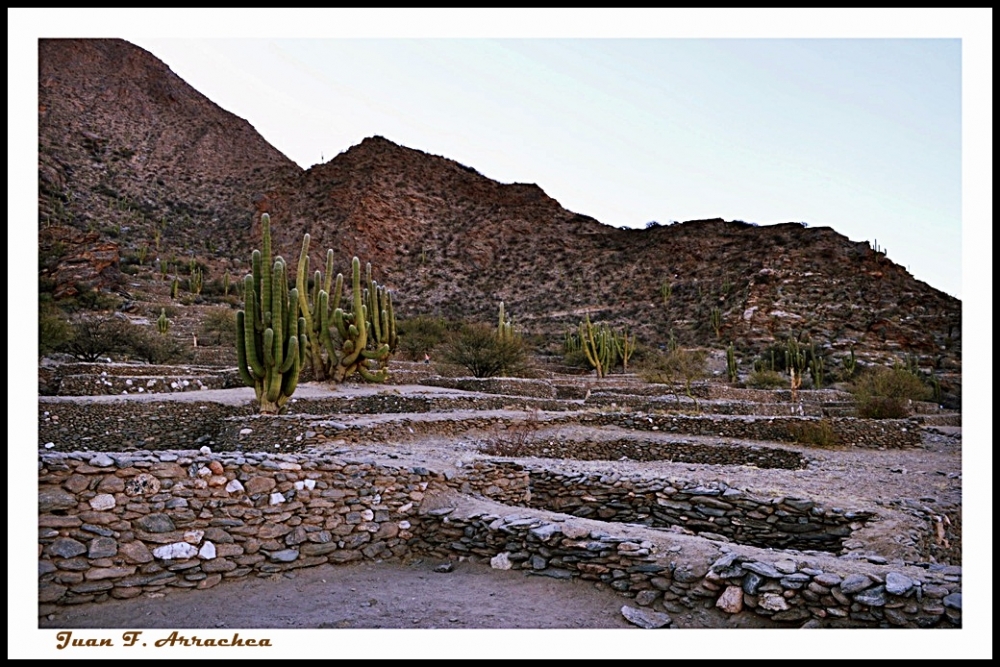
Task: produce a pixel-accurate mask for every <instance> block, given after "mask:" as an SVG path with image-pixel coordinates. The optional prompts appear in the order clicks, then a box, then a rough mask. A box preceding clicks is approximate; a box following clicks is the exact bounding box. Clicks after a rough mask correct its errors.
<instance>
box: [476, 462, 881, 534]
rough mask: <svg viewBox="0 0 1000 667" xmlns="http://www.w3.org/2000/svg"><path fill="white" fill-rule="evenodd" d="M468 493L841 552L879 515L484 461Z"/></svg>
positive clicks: (688, 483)
mask: <svg viewBox="0 0 1000 667" xmlns="http://www.w3.org/2000/svg"><path fill="white" fill-rule="evenodd" d="M464 480H465V481H464V482H463V483H462V485H461V487H460V488H461V490H462V491H463V492H465V493H480V494H482V495H483V496H485V497H487V498H489V499H491V500H494V501H497V502H502V503H505V504H509V505H520V506H522V507H534V508H540V509H545V510H549V511H552V512H559V513H561V514H570V515H573V516H578V517H589V518H593V519H600V520H602V521H610V522H614V523H629V524H639V525H644V526H650V527H656V528H668V529H670V530H672V531H674V532H679V533H685V534H688V535H701V536H707V537H711V538H714V539H719V540H721V541H725V542H734V543H737V544H748V545H753V546H757V547H761V548H772V549H799V550H810V549H811V550H816V551H829V552H838V551H840V550H841V549H842V548H843V542H844V540H845V539H846V538H848V537H849V536H850V535H851V533H852V532H853V531H855V530H859V529H861V528H862V527H864V524H865V523H866V522H867V521H869V520H870V519H871V518H872V517H873V516H874V511H873V510H870V509H869V510H866V509H859V508H842V507H824V506H822V505H821V504H819V503H816V502H814V501H813V500H810V499H808V498H789V497H775V498H761V497H754V496H751V495H749V494H747V493H744V492H742V491H739V490H737V489H732V488H728V487H726V486H725V485H724V484H722V483H719V482H713V483H710V484H702V483H701V482H698V481H692V480H669V481H668V480H660V479H647V478H643V477H640V476H638V475H636V476H632V477H627V476H621V475H618V474H603V473H589V474H588V473H577V472H574V473H564V472H558V471H553V470H549V469H546V468H541V467H535V466H522V465H520V464H517V463H505V462H485V461H481V462H476V463H475V464H474V465H473V470H472V472H470V473H469V474H468V475H466V476H464Z"/></svg>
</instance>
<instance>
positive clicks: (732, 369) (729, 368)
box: [726, 343, 739, 383]
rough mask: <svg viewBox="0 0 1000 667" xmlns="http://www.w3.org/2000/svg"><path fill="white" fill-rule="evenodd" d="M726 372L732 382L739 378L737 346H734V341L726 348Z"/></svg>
mask: <svg viewBox="0 0 1000 667" xmlns="http://www.w3.org/2000/svg"><path fill="white" fill-rule="evenodd" d="M726 374H727V375H728V376H729V381H730V382H733V383H735V382H736V381H737V380H738V379H739V374H738V373H737V366H736V348H734V347H733V344H732V343H729V347H727V348H726Z"/></svg>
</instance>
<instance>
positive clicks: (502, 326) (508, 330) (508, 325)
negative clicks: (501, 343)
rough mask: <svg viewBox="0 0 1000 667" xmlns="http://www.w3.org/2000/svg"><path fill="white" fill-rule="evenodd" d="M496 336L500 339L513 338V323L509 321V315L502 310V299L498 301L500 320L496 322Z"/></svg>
mask: <svg viewBox="0 0 1000 667" xmlns="http://www.w3.org/2000/svg"><path fill="white" fill-rule="evenodd" d="M497 337H498V338H499V339H500V340H513V339H514V323H513V322H511V319H510V317H509V316H506V315H505V313H504V310H503V301H501V302H500V321H499V323H498V324H497Z"/></svg>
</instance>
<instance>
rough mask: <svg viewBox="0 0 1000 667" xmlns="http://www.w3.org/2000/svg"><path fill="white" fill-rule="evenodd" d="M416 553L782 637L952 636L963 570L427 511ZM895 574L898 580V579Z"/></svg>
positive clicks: (958, 615) (520, 516) (511, 517)
mask: <svg viewBox="0 0 1000 667" xmlns="http://www.w3.org/2000/svg"><path fill="white" fill-rule="evenodd" d="M435 511H436V512H437V514H438V516H441V517H442V520H440V521H438V522H425V523H424V524H423V525H422V528H421V531H420V534H419V539H420V541H421V545H420V548H421V549H422V550H426V551H428V552H429V553H431V554H432V555H435V556H438V557H441V558H454V557H457V556H462V555H465V556H468V555H476V556H480V557H488V558H491V559H492V562H493V564H494V566H495V567H504V568H519V569H523V570H527V571H528V572H530V573H532V574H537V575H541V576H549V577H554V578H556V579H572V578H579V579H583V580H590V581H595V582H596V581H600V582H603V583H605V584H606V585H608V586H610V587H611V588H613V589H614V590H616V591H619V592H621V593H623V594H625V595H627V596H629V597H632V598H634V601H635V603H636V604H638V605H639V606H640V607H646V608H649V609H650V610H652V611H656V612H664V611H665V612H670V613H683V612H685V611H686V610H688V609H691V608H694V607H695V606H703V607H706V608H708V607H712V606H715V607H718V608H720V609H722V610H723V611H725V612H727V613H730V614H740V613H753V614H756V615H759V616H763V617H767V618H769V619H770V620H771V621H773V622H774V623H775V625H776V626H779V627H780V626H787V627H920V628H929V627H956V626H960V625H961V618H962V616H961V608H962V594H961V592H960V591H961V589H960V585H959V583H958V582H959V581H960V572H961V568H957V567H949V566H928V567H927V568H912V567H905V568H904V567H900V568H892V567H886V568H884V569H883V572H881V573H878V574H876V573H873V572H872V571H871V569H868V570H866V571H865V572H860V571H858V570H857V569H855V568H854V567H852V566H851V564H850V563H847V562H839V561H837V560H836V559H821V558H813V557H808V556H806V557H803V556H795V557H782V556H780V555H777V554H769V553H766V552H764V553H760V554H757V553H751V554H744V553H742V552H741V551H740V550H739V549H736V548H731V547H729V546H727V545H722V546H721V547H720V549H719V551H720V552H721V555H720V556H719V557H718V558H716V559H714V560H699V559H697V558H692V559H690V560H684V559H683V557H682V555H681V551H682V547H681V546H679V545H675V546H672V547H667V548H666V550H665V553H664V552H663V551H661V550H660V549H659V548H658V545H657V544H656V543H654V542H653V541H650V540H642V539H641V538H639V539H630V538H629V537H625V536H615V535H611V534H609V532H607V531H605V530H602V529H600V528H596V527H589V526H587V525H582V526H581V525H579V524H576V523H564V522H562V521H561V520H560V519H558V518H556V519H554V520H553V519H546V518H542V517H538V516H532V515H526V514H495V513H494V514H490V513H478V514H477V513H473V514H469V515H463V516H456V515H455V514H454V513H452V514H450V515H449V514H448V510H447V508H439V509H437V510H435ZM901 570H902V571H901Z"/></svg>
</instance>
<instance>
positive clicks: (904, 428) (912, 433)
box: [596, 412, 920, 449]
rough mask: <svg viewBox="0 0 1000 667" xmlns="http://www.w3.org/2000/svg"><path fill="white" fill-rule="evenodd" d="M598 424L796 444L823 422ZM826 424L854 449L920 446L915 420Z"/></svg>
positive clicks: (646, 419)
mask: <svg viewBox="0 0 1000 667" xmlns="http://www.w3.org/2000/svg"><path fill="white" fill-rule="evenodd" d="M596 420H597V421H598V423H600V424H602V425H604V424H610V425H614V426H621V427H624V428H630V429H637V430H647V431H663V432H667V433H686V434H690V435H714V436H719V437H728V438H744V439H748V440H765V441H766V440H776V441H779V442H782V441H784V442H794V441H795V440H796V438H795V436H794V433H795V431H796V429H797V428H799V427H801V426H802V425H803V424H810V423H816V422H818V421H819V420H817V419H815V418H810V417H724V416H714V415H713V416H693V415H655V414H644V415H635V414H632V413H627V412H626V413H613V414H603V415H600V416H599V417H596ZM824 421H825V422H826V423H828V424H829V425H830V427H831V428H832V430H833V432H834V433H835V434H836V435H837V437H839V438H840V440H841V442H842V443H844V444H845V445H847V446H850V447H860V448H865V449H879V448H886V449H905V448H908V447H919V446H920V430H919V424H918V423H917V422H916V421H914V420H910V419H855V418H853V417H831V418H824Z"/></svg>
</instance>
